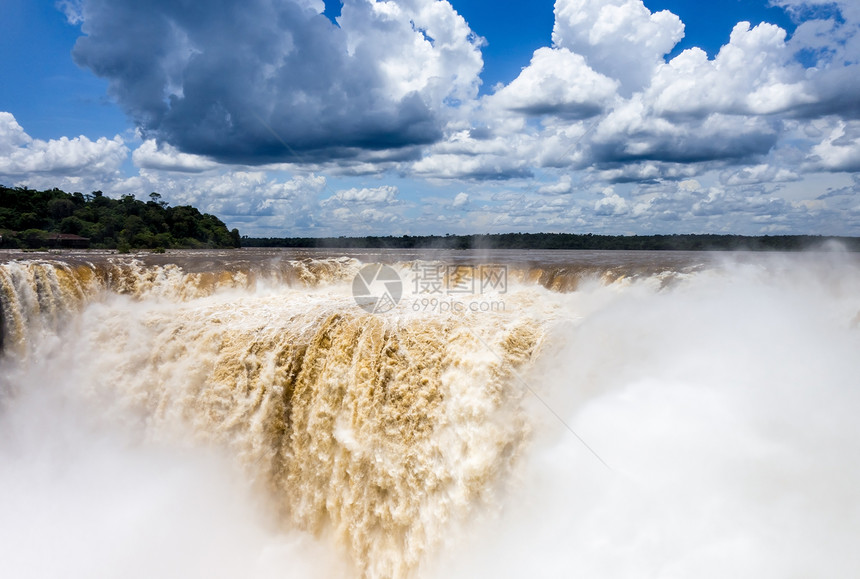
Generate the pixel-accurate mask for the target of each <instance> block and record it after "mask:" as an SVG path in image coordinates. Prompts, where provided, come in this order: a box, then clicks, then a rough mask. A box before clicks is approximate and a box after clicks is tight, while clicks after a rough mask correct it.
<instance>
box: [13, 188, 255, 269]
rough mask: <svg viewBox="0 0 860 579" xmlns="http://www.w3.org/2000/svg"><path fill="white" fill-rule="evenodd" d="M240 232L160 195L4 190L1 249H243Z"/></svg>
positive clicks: (52, 190) (213, 217)
mask: <svg viewBox="0 0 860 579" xmlns="http://www.w3.org/2000/svg"><path fill="white" fill-rule="evenodd" d="M239 245H240V235H239V230H238V229H233V230H232V231H229V230H228V229H227V226H226V225H224V223H223V222H222V221H221V220H220V219H218V218H217V217H215V216H214V215H209V214H205V213H200V211H199V210H198V209H196V208H195V207H192V206H190V205H178V206H176V207H170V206H169V205H168V204H167V203H165V202H164V201H163V200H162V198H161V195H159V194H158V193H150V194H149V201H146V202H144V201H140V200H139V199H136V198H135V197H134V195H123V196H122V197H120V198H119V199H113V198H110V197H108V196H106V195H104V194H103V193H102V192H101V191H94V192H92V193H90V194H82V193H77V192H76V193H66V192H65V191H61V190H59V189H49V190H46V191H37V190H34V189H28V188H26V187H14V188H12V187H4V186H2V185H0V247H4V248H14V249H39V248H53V247H75V248H95V249H117V250H118V251H119V252H121V253H122V252H127V251H130V250H132V249H151V250H155V251H161V250H166V249H176V248H183V249H203V248H224V247H239Z"/></svg>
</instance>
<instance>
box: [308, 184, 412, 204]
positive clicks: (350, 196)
mask: <svg viewBox="0 0 860 579" xmlns="http://www.w3.org/2000/svg"><path fill="white" fill-rule="evenodd" d="M397 193H398V191H397V187H393V186H391V185H383V186H381V187H371V188H367V187H364V188H360V189H359V188H355V187H354V188H352V189H345V190H342V191H338V192H337V193H335V194H334V195H332V196H331V197H329V198H328V199H326V200H324V201H323V204H324V205H327V204H331V203H340V204H345V203H350V204H367V203H386V204H391V203H396V202H397Z"/></svg>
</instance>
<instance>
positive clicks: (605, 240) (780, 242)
mask: <svg viewBox="0 0 860 579" xmlns="http://www.w3.org/2000/svg"><path fill="white" fill-rule="evenodd" d="M829 240H833V241H837V242H839V243H841V244H843V245H844V246H845V247H846V248H848V249H849V250H852V251H860V238H857V237H822V236H815V235H763V236H745V235H696V234H690V235H630V236H626V235H625V236H621V235H593V234H591V233H587V234H576V233H499V234H490V235H445V236H440V235H419V236H412V235H404V236H401V237H393V236H390V237H376V236H369V237H322V238H315V237H292V238H275V237H263V238H260V237H243V238H242V246H243V247H305V248H311V247H316V248H331V249H385V248H391V249H616V250H651V251H666V250H675V251H708V250H748V251H799V250H803V249H808V248H812V247H816V246H819V245H821V244H823V243H825V242H827V241H829Z"/></svg>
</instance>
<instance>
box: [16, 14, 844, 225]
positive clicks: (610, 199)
mask: <svg viewBox="0 0 860 579" xmlns="http://www.w3.org/2000/svg"><path fill="white" fill-rule="evenodd" d="M326 4H327V5H328V6H326ZM0 10H2V14H0V75H2V76H0V78H2V82H0V183H3V184H6V185H28V186H31V187H37V188H41V187H54V186H57V187H60V188H63V189H66V190H70V191H90V190H95V189H100V190H103V191H105V192H106V193H107V194H109V195H114V196H118V195H122V194H129V193H131V194H135V195H137V196H138V197H140V198H144V199H145V198H146V197H147V195H148V194H149V192H150V191H159V192H160V193H162V195H163V196H164V197H165V198H166V199H167V200H168V201H169V202H171V203H173V204H180V203H193V204H195V205H197V206H198V207H200V208H201V209H203V210H205V211H209V212H212V213H215V214H217V215H219V216H220V217H221V218H222V219H224V220H225V221H226V222H227V223H228V225H230V226H231V227H239V229H240V231H242V233H243V234H249V235H271V236H284V235H310V236H322V235H354V234H367V233H373V234H394V235H401V234H404V233H409V234H425V233H440V234H444V233H482V232H505V231H574V232H595V233H617V234H629V233H645V234H648V233H686V232H703V233H704V232H731V233H744V234H761V233H773V234H777V233H813V234H846V235H860V202H858V193H860V96H858V95H860V7H858V6H857V5H856V3H855V2H853V1H852V0H836V1H831V0H827V1H825V0H750V1H747V0H718V1H713V2H707V3H700V2H689V1H682V0H645V1H644V2H643V1H642V0H559V1H558V2H551V1H548V0H535V1H531V2H504V1H499V2H492V3H491V2H482V1H477V0H451V1H450V2H446V1H444V0H408V1H407V0H404V1H402V2H379V1H376V0H347V1H346V2H345V3H343V4H342V5H341V4H340V3H338V2H327V3H323V2H322V1H321V0H250V1H248V0H245V1H243V2H240V1H238V0H220V1H219V2H217V3H197V4H191V3H175V2H171V1H169V0H157V1H153V2H150V3H140V2H135V1H133V0H110V1H109V0H65V1H63V2H54V1H43V0H5V1H4V4H3V7H2V8H0ZM323 12H325V14H323ZM329 18H331V19H333V21H334V22H332V21H331V20H329ZM747 23H748V24H747Z"/></svg>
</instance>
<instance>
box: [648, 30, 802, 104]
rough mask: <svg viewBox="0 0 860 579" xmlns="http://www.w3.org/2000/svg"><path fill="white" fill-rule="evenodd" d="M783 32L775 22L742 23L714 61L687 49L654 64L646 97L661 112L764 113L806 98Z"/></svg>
mask: <svg viewBox="0 0 860 579" xmlns="http://www.w3.org/2000/svg"><path fill="white" fill-rule="evenodd" d="M785 37H786V33H785V31H784V30H783V29H781V28H779V27H778V26H774V25H772V24H760V25H758V26H756V27H754V28H752V29H750V25H749V23H748V22H741V23H739V24H738V25H737V26H735V28H734V30H732V34H731V38H730V40H729V43H728V44H726V45H725V46H723V47H722V48H721V49H720V51H719V53H718V54H717V56H716V58H714V59H713V60H709V59H708V56H707V54H706V53H705V52H704V51H703V50H701V49H699V48H692V49H688V50H685V51H684V52H682V53H681V54H679V55H678V56H676V57H675V58H674V59H672V60H671V61H670V62H669V63H668V64H666V65H663V66H660V67H658V69H657V71H656V73H655V74H654V77H653V79H652V80H651V84H650V86H649V87H648V89H647V91H646V94H645V98H646V100H648V101H650V102H651V103H653V108H654V112H655V113H656V114H658V115H664V116H665V115H682V114H683V115H696V116H706V115H709V114H713V113H725V114H740V115H744V114H754V115H767V114H772V113H776V112H782V111H786V110H789V109H791V108H792V107H795V106H797V105H799V104H807V103H810V102H812V100H813V98H814V97H813V96H812V95H811V94H809V88H808V86H807V83H806V79H805V76H804V71H803V68H802V67H801V66H800V64H799V63H797V62H795V61H794V60H793V55H792V54H791V53H790V52H789V50H788V49H787V47H786V44H785Z"/></svg>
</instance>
